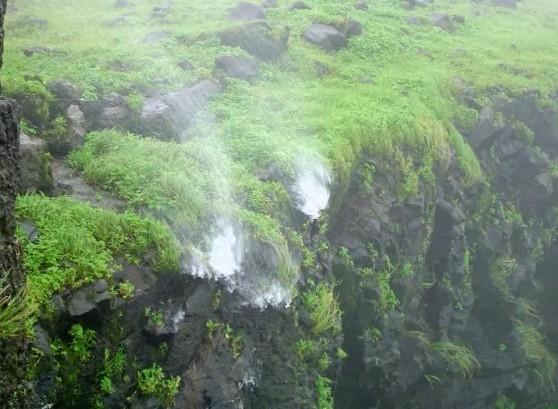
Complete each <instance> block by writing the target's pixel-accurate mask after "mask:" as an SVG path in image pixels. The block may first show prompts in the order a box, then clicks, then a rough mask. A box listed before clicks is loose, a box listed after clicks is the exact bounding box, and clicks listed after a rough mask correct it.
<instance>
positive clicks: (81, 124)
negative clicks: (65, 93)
mask: <svg viewBox="0 0 558 409" xmlns="http://www.w3.org/2000/svg"><path fill="white" fill-rule="evenodd" d="M66 122H67V123H68V131H69V133H70V135H69V136H70V147H71V149H79V148H81V147H82V146H83V144H84V142H85V115H84V113H83V112H82V111H81V109H79V106H78V105H70V106H69V107H68V109H67V110H66Z"/></svg>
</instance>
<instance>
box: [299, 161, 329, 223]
mask: <svg viewBox="0 0 558 409" xmlns="http://www.w3.org/2000/svg"><path fill="white" fill-rule="evenodd" d="M297 173H298V176H297V179H296V183H295V187H294V189H295V192H296V194H297V207H298V209H299V210H300V211H301V212H303V213H304V214H306V215H307V216H309V217H310V218H311V219H312V220H315V219H317V218H318V217H320V213H321V212H322V210H324V209H325V208H326V207H327V204H328V203H329V196H330V192H329V185H330V184H331V177H330V175H329V172H328V171H327V169H326V167H325V166H324V165H323V164H322V163H320V162H318V161H316V160H309V161H305V162H304V163H303V161H300V163H299V166H298V172H297Z"/></svg>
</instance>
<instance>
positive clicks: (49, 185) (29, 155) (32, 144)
mask: <svg viewBox="0 0 558 409" xmlns="http://www.w3.org/2000/svg"><path fill="white" fill-rule="evenodd" d="M20 152H21V159H22V160H21V187H20V191H21V192H25V193H36V192H43V193H50V192H52V190H53V188H54V186H53V176H52V165H51V164H50V156H49V154H48V149H47V144H46V142H45V141H43V140H41V139H38V138H34V139H31V138H30V137H29V136H28V135H26V134H24V133H21V135H20Z"/></svg>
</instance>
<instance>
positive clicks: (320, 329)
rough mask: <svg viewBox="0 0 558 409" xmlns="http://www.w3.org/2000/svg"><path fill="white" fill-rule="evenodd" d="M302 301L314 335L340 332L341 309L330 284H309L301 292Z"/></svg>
mask: <svg viewBox="0 0 558 409" xmlns="http://www.w3.org/2000/svg"><path fill="white" fill-rule="evenodd" d="M302 303H303V305H304V308H305V309H306V310H307V311H308V313H309V314H310V318H311V319H312V333H313V334H314V335H316V336H319V335H324V334H325V333H327V332H330V333H332V334H334V335H335V334H339V333H340V332H341V309H340V306H339V302H338V300H337V295H336V294H335V293H334V291H333V288H332V287H331V286H329V285H328V284H325V283H319V284H317V285H311V286H310V288H309V289H308V290H307V291H305V292H304V293H303V294H302Z"/></svg>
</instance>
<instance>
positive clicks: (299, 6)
mask: <svg viewBox="0 0 558 409" xmlns="http://www.w3.org/2000/svg"><path fill="white" fill-rule="evenodd" d="M311 9H312V8H311V7H310V6H309V5H307V4H306V3H305V2H303V1H295V2H294V3H292V4H290V5H289V6H288V7H287V10H311Z"/></svg>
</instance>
